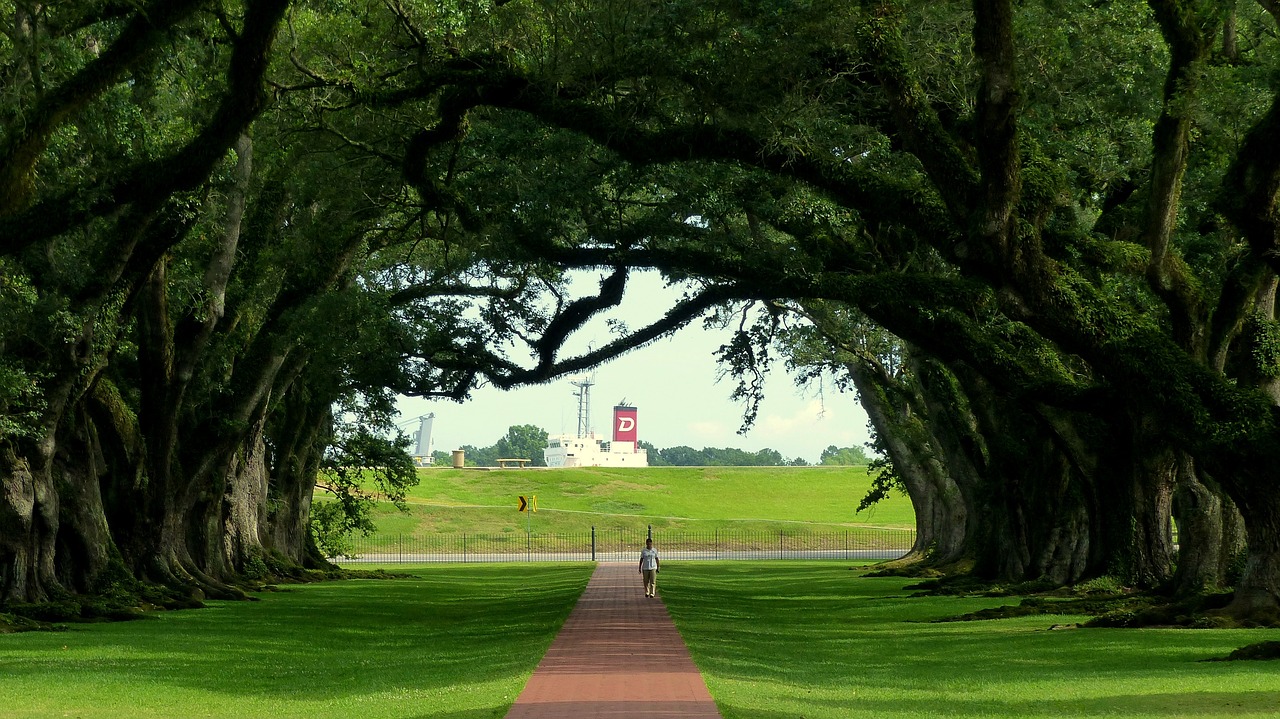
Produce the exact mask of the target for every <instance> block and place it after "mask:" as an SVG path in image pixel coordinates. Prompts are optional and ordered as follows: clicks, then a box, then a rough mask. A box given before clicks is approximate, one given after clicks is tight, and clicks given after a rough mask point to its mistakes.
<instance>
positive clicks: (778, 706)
mask: <svg viewBox="0 0 1280 719" xmlns="http://www.w3.org/2000/svg"><path fill="white" fill-rule="evenodd" d="M663 568H664V569H666V570H667V571H664V572H663V573H662V589H661V591H662V593H663V597H664V599H665V601H666V603H667V606H668V607H669V609H670V611H671V614H672V616H673V617H674V618H675V620H676V624H677V626H678V627H679V628H680V632H681V634H682V635H683V636H684V638H685V640H686V642H687V643H688V645H689V648H690V651H691V653H692V654H693V658H694V660H695V662H696V663H697V664H698V666H699V668H700V669H701V670H702V673H703V676H704V677H705V679H706V681H707V686H708V688H709V689H710V690H711V694H712V695H713V696H714V697H715V699H716V702H717V704H718V705H719V706H720V709H721V712H722V713H723V715H724V717H725V719H737V718H743V719H746V718H750V719H783V718H784V717H785V718H786V719H797V718H799V717H804V719H849V718H851V717H852V718H856V717H877V718H890V719H892V718H906V717H993V718H994V717H1152V718H1156V717H1159V718H1160V719H1169V718H1172V717H1277V716H1280V666H1278V665H1277V663H1276V662H1202V661H1201V660H1203V659H1208V658H1211V657H1221V656H1225V655H1226V654H1227V653H1229V652H1230V651H1231V650H1233V649H1236V648H1238V647H1240V646H1243V645H1246V644H1251V643H1254V642H1259V641H1265V640H1274V639H1277V638H1278V637H1277V632H1276V631H1275V630H1261V629H1259V630H1185V629H1168V630H1164V629H1141V630H1128V629H1123V630H1122V629H1063V630H1060V631H1051V630H1050V629H1049V628H1050V626H1052V625H1054V624H1059V625H1071V624H1074V623H1076V622H1079V621H1083V620H1084V619H1085V617H1078V616H1057V617H1053V616H1048V617H1046V616H1041V617H1028V618H1020V619H1007V620H992V621H979V622H955V623H942V624H939V623H932V620H935V619H939V618H943V617H949V616H955V615H958V614H961V613H964V612H969V611H974V610H977V609H981V608H984V607H994V606H999V605H1001V604H1004V603H1009V602H1011V601H1012V602H1015V603H1016V600H1009V599H995V598H986V597H981V598H962V597H927V598H908V595H909V594H911V592H910V591H907V590H904V588H903V587H904V585H906V584H909V583H910V582H909V581H907V580H903V579H896V578H867V577H862V576H860V573H859V572H854V571H849V569H848V565H847V564H844V563H835V562H826V563H815V562H808V563H804V562H772V563H755V564H745V563H689V562H684V563H675V562H670V563H665V564H664V565H663Z"/></svg>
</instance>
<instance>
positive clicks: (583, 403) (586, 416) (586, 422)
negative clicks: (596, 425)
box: [569, 377, 595, 437]
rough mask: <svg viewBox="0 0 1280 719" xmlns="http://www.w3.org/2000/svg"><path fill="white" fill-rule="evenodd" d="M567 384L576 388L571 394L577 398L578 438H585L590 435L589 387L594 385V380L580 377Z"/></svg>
mask: <svg viewBox="0 0 1280 719" xmlns="http://www.w3.org/2000/svg"><path fill="white" fill-rule="evenodd" d="M569 384H571V385H573V386H574V387H577V388H578V390H577V391H576V392H574V393H573V396H574V397H577V398H578V436H579V437H586V436H587V435H589V434H591V386H592V385H594V384H595V378H594V377H581V378H579V379H577V380H575V381H572V382H570V383H569Z"/></svg>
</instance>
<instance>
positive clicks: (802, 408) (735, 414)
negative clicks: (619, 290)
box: [399, 273, 868, 462]
mask: <svg viewBox="0 0 1280 719" xmlns="http://www.w3.org/2000/svg"><path fill="white" fill-rule="evenodd" d="M599 276H600V273H594V274H592V275H591V277H592V278H598V277H599ZM589 281H590V282H592V283H594V282H596V281H598V280H597V279H591V280H589ZM673 297H674V293H673V291H671V290H666V289H664V288H663V287H662V283H661V279H660V278H659V277H658V276H657V275H656V274H654V273H646V274H643V275H636V276H634V277H633V279H632V281H631V284H630V286H629V289H628V292H627V299H626V300H625V301H624V303H623V306H622V307H621V308H619V310H618V312H616V313H614V314H613V315H612V316H613V317H614V318H616V319H621V320H623V321H625V322H626V323H627V324H628V325H629V326H630V327H631V328H633V329H635V328H638V327H639V326H641V323H644V322H646V321H648V320H651V319H654V318H656V317H658V316H660V315H661V313H662V312H664V311H665V310H666V309H667V308H668V307H669V306H670V304H671V302H672V300H673ZM729 336H730V332H729V331H728V330H724V331H719V330H705V329H703V327H702V325H701V323H700V322H698V323H696V324H695V325H693V326H690V327H688V328H686V329H684V330H681V331H680V332H677V333H676V334H675V335H673V336H671V337H669V338H666V339H660V340H658V341H656V342H654V343H652V344H649V345H646V346H645V347H642V348H640V349H638V350H635V351H633V352H631V353H629V354H627V355H624V356H622V357H620V358H618V359H615V360H613V361H612V362H610V363H608V364H605V365H603V366H601V367H599V368H598V369H597V370H596V371H595V385H594V386H593V387H592V388H591V399H592V402H591V420H592V422H591V424H592V427H593V428H594V429H595V431H596V433H597V434H599V435H601V436H607V434H608V433H609V431H610V426H611V420H610V418H611V416H612V412H613V406H614V405H615V404H618V403H620V402H621V401H622V400H624V399H625V400H626V401H627V403H628V404H631V405H633V406H635V407H636V408H637V410H638V415H639V416H638V424H639V432H640V439H641V440H644V441H646V442H651V443H653V444H654V445H655V446H656V447H658V448H660V449H661V448H665V447H673V446H676V445H689V446H691V447H694V448H696V449H701V448H703V447H738V448H741V449H745V450H748V451H752V452H754V451H757V450H759V449H762V448H765V447H769V448H772V449H776V450H778V451H779V452H781V453H782V454H783V455H784V456H785V457H787V458H788V459H790V458H793V457H797V456H798V457H803V458H804V459H806V460H808V461H809V462H816V461H817V459H818V455H819V454H821V452H822V450H823V449H825V448H826V447H828V446H829V445H836V446H839V447H850V446H859V447H860V446H862V445H863V443H865V442H866V441H867V439H868V435H867V429H866V424H867V417H866V413H864V412H863V410H862V407H861V406H860V405H859V404H858V403H857V401H856V399H855V398H854V396H853V395H852V394H841V393H839V392H837V391H836V390H834V389H833V388H831V387H830V386H828V387H827V388H826V390H825V393H819V392H818V391H817V390H816V389H810V390H807V391H806V390H802V389H800V388H798V387H796V385H795V382H794V380H793V379H792V378H791V377H790V376H789V375H788V374H787V373H786V371H785V369H784V367H783V366H782V363H781V362H776V363H775V364H774V369H773V372H772V374H771V376H770V377H769V380H768V383H767V384H766V391H765V401H764V402H763V403H762V404H761V406H760V414H759V416H758V418H757V420H756V423H755V426H754V427H753V428H752V429H751V430H750V431H748V432H747V433H746V434H745V435H740V434H738V433H737V430H738V428H739V427H740V426H741V425H742V411H743V406H742V404H741V403H738V402H734V401H731V400H730V398H729V395H730V394H731V393H732V392H733V389H734V387H735V386H736V382H735V381H734V380H733V379H732V378H728V377H726V378H725V379H723V380H721V381H719V382H717V377H718V368H717V364H716V361H715V351H716V350H717V349H718V348H719V347H720V346H721V345H722V344H725V343H726V342H727V341H728V338H729ZM609 339H610V336H609V334H608V329H607V327H606V326H605V323H604V322H603V320H601V321H599V322H595V323H593V324H591V325H589V326H588V327H586V328H584V330H583V331H582V332H580V333H579V334H578V335H577V336H575V337H574V338H573V344H572V345H571V347H573V348H576V349H582V348H585V347H586V346H587V345H588V344H594V345H595V346H600V345H602V344H604V343H605V342H607V341H608V340H609ZM574 392H575V388H574V387H573V386H572V385H571V384H570V378H564V379H560V380H556V381H553V382H551V383H549V384H546V385H538V386H532V387H524V388H521V389H516V390H511V391H508V392H504V391H501V390H497V389H494V388H492V387H487V388H482V389H480V390H478V391H476V392H474V393H473V395H472V399H470V400H468V401H467V402H465V403H462V404H458V403H456V402H452V401H448V400H427V399H421V398H411V397H404V398H401V400H400V404H399V409H400V414H401V420H402V421H404V422H405V427H406V430H407V431H408V432H410V433H412V432H413V431H416V429H417V424H416V423H414V422H413V421H412V420H414V418H416V417H418V416H420V415H424V414H427V413H428V412H434V413H435V415H436V417H435V422H434V435H433V442H432V444H433V448H434V449H435V450H444V451H449V450H452V449H457V448H458V447H459V446H461V445H464V444H470V445H473V446H477V447H487V446H489V445H491V444H493V443H494V442H496V441H497V440H498V439H499V438H500V437H502V436H503V435H504V434H506V431H507V428H508V427H510V426H511V425H516V424H532V425H536V426H538V427H541V428H542V429H545V430H546V431H547V432H549V433H551V434H561V433H567V434H572V433H574V432H575V430H576V429H577V421H578V409H577V398H576V397H575V396H574Z"/></svg>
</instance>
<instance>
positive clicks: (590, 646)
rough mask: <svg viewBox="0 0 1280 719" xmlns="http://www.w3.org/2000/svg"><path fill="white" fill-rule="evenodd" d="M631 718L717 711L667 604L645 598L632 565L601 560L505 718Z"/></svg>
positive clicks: (686, 717)
mask: <svg viewBox="0 0 1280 719" xmlns="http://www.w3.org/2000/svg"><path fill="white" fill-rule="evenodd" d="M658 578H659V580H661V578H662V575H658ZM658 587H659V591H661V587H662V584H661V581H659V584H658ZM633 718H634V719H640V718H643V719H720V712H719V711H717V710H716V705H715V702H713V701H712V700H711V695H710V694H709V693H707V685H706V683H705V682H703V681H702V675H701V674H699V673H698V669H697V667H695V666H694V665H693V660H692V659H690V658H689V650H688V649H686V648H685V645H684V640H683V639H681V638H680V635H679V633H677V632H676V626H675V624H673V623H672V622H671V617H670V616H669V615H668V614H667V608H666V606H664V605H663V603H662V600H661V599H646V598H645V596H644V588H643V587H642V586H641V584H640V573H639V572H638V571H637V570H636V565H634V564H621V563H616V564H599V565H597V567H596V571H595V574H593V575H591V581H590V582H589V583H588V584H587V589H586V591H584V592H583V593H582V598H581V599H579V600H578V604H577V606H575V607H574V608H573V612H572V613H571V614H569V619H568V620H567V621H565V624H564V628H563V629H561V630H560V634H558V635H557V636H556V639H555V641H554V642H552V643H551V648H550V649H548V650H547V655H546V656H545V657H543V658H542V663H541V664H539V665H538V668H537V670H535V671H534V672H533V676H532V677H530V679H529V683H528V684H527V685H525V688H524V691H523V692H521V693H520V696H519V697H518V698H517V699H516V703H515V705H514V706H512V707H511V711H509V712H507V719H633Z"/></svg>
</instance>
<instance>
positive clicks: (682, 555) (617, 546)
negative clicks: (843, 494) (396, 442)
mask: <svg viewBox="0 0 1280 719" xmlns="http://www.w3.org/2000/svg"><path fill="white" fill-rule="evenodd" d="M649 536H652V538H653V542H654V546H655V547H657V548H658V551H659V555H660V556H661V557H662V558H663V559H670V560H682V559H684V560H703V559H895V558H897V557H900V556H902V555H903V554H906V553H907V552H908V551H909V550H910V549H911V545H912V544H913V543H914V542H915V532H914V531H912V530H905V529H888V528H877V527H851V528H849V529H839V530H831V531H811V530H804V531H787V530H780V531H739V530H724V529H721V530H709V531H664V530H653V529H651V530H649V531H648V532H646V531H643V530H642V531H639V532H635V531H630V530H623V529H598V528H594V527H593V528H592V529H591V531H590V532H571V533H555V534H550V533H537V532H534V533H517V532H509V533H503V534H466V533H439V534H425V535H410V534H399V535H386V534H382V535H372V536H369V537H356V538H354V540H353V542H352V545H353V546H352V549H351V551H350V552H349V554H348V555H347V556H342V557H337V558H335V559H336V561H338V562H340V563H348V562H370V563H388V564H390V563H420V562H525V561H528V562H538V561H541V562H587V561H598V562H621V561H632V560H635V559H636V558H637V557H638V556H639V552H640V548H641V547H643V546H644V541H645V539H646V538H647V537H649Z"/></svg>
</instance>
